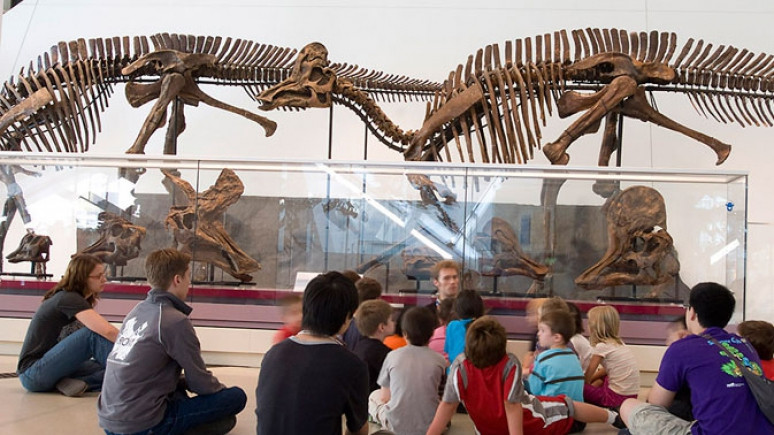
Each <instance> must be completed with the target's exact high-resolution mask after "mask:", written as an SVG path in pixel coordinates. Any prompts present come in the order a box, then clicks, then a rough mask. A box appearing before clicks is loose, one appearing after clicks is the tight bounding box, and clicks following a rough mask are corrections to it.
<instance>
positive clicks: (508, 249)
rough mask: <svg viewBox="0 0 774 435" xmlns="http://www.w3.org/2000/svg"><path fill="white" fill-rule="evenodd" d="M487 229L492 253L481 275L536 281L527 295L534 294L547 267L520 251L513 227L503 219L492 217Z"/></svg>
mask: <svg viewBox="0 0 774 435" xmlns="http://www.w3.org/2000/svg"><path fill="white" fill-rule="evenodd" d="M487 227H488V228H489V234H488V237H486V236H485V237H484V238H485V239H486V238H488V239H489V242H490V243H489V246H488V248H489V249H490V250H491V251H492V252H493V255H492V258H491V259H489V260H486V261H485V262H484V264H483V265H482V266H483V270H482V272H481V274H482V275H485V276H510V275H522V276H527V277H530V278H532V279H533V280H535V281H537V283H536V284H535V285H533V286H532V287H530V290H529V291H528V292H527V293H534V292H535V291H536V290H537V289H538V288H539V287H540V284H539V283H540V282H542V281H543V280H544V278H545V276H546V274H547V273H548V270H549V269H548V266H546V265H544V264H540V263H538V262H537V261H535V260H533V259H532V258H530V257H529V256H528V255H527V254H526V253H525V252H524V251H523V250H522V249H521V244H520V243H519V238H518V236H517V235H516V232H514V231H513V227H511V225H510V224H509V223H508V222H506V221H505V220H504V219H501V218H499V217H493V218H492V220H491V221H490V222H489V224H488V225H487Z"/></svg>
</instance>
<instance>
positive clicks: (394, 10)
mask: <svg viewBox="0 0 774 435" xmlns="http://www.w3.org/2000/svg"><path fill="white" fill-rule="evenodd" d="M213 4H214V3H213V2H211V1H210V2H205V1H196V0H188V1H185V2H183V1H163V2H159V1H137V0H134V1H123V0H115V1H110V2H105V1H96V0H92V1H89V0H80V1H65V0H61V1H55V0H40V1H34V0H25V1H24V2H23V3H21V4H20V5H18V6H16V7H15V8H14V9H12V10H11V11H9V12H8V13H7V14H6V15H5V16H3V18H2V23H1V24H2V26H1V30H2V35H0V77H8V76H10V75H11V74H13V73H15V72H18V71H19V70H20V69H21V68H23V67H26V66H27V65H28V63H29V62H30V61H31V60H32V59H35V58H36V57H37V56H38V55H40V54H42V53H43V52H45V51H46V50H47V49H48V47H49V46H51V45H53V44H55V43H56V42H58V41H62V40H64V41H69V40H73V39H77V38H80V37H84V38H92V37H110V36H123V35H130V36H131V35H137V34H144V35H149V34H152V33H156V32H174V33H187V34H194V35H213V36H215V35H220V36H223V37H226V36H231V37H233V38H244V39H250V40H254V41H259V42H262V43H270V44H274V45H278V46H282V47H293V48H297V49H300V48H301V47H303V46H304V45H306V44H307V43H309V42H311V41H319V42H322V43H323V44H325V45H326V46H327V48H328V50H329V53H330V54H329V58H330V59H331V60H332V61H334V62H347V63H350V64H357V65H360V66H363V67H367V68H371V69H377V70H382V71H386V72H389V73H393V74H402V75H406V76H410V77H417V78H423V79H429V80H433V81H438V82H441V81H443V80H444V79H445V78H446V77H447V76H448V74H449V72H450V71H453V70H454V69H455V68H456V67H457V65H458V64H459V63H464V62H465V61H466V59H467V57H468V55H470V54H473V53H475V51H476V50H478V49H479V48H482V47H484V46H485V45H487V44H490V43H495V42H497V43H501V44H502V43H504V41H506V40H508V39H515V38H521V37H530V36H534V35H537V34H543V33H546V32H553V31H555V30H559V29H574V28H586V27H600V28H602V27H604V28H619V29H626V30H629V31H650V30H660V31H674V32H676V33H677V35H678V38H679V40H678V41H679V44H682V43H683V42H685V41H686V40H687V39H688V38H691V37H692V38H696V39H704V40H705V41H706V42H711V43H713V44H714V45H716V46H717V45H720V44H725V45H729V44H730V45H734V46H737V47H740V48H747V49H749V50H751V51H754V52H756V53H757V52H769V53H774V45H773V44H772V43H771V42H770V41H772V40H774V26H772V25H771V23H772V22H773V21H774V4H768V3H762V2H756V1H742V2H733V3H730V2H721V1H701V2H699V1H682V2H673V1H672V2H669V1H628V2H618V1H595V2H580V1H553V2H551V3H550V6H548V5H547V4H546V3H541V6H533V5H534V4H535V3H534V2H526V1H504V0H502V1H490V2H487V3H486V6H474V5H473V4H472V3H470V2H463V1H459V0H452V1H443V2H441V1H416V0H412V1H408V0H404V1H399V2H394V1H393V2H390V3H389V4H384V3H383V2H367V1H354V0H341V1H314V2H311V1H306V2H304V1H287V2H282V3H280V2H268V1H261V0H249V1H248V0H232V1H227V2H218V3H217V6H213ZM206 90H207V91H208V92H211V94H212V95H214V96H216V97H217V98H219V99H221V100H223V101H227V102H229V103H230V104H233V105H236V106H240V107H244V108H246V109H249V110H252V111H255V110H256V107H255V106H256V104H255V103H254V102H253V101H252V100H250V99H249V98H248V97H247V96H246V95H245V93H244V92H243V91H242V90H241V89H238V88H226V87H208V88H207V89H206ZM115 91H116V93H117V95H115V96H114V97H113V98H112V99H111V100H110V107H109V108H108V109H107V110H106V111H105V113H104V114H103V116H102V132H101V133H100V134H99V135H98V136H97V141H96V143H94V144H93V145H91V146H90V150H89V153H95V154H101V155H106V154H120V153H123V152H124V151H125V150H126V149H127V148H128V147H129V145H130V144H131V143H132V141H133V140H134V137H135V136H136V135H137V132H138V129H139V127H140V126H141V125H142V122H143V120H144V118H145V116H146V115H147V107H143V108H140V109H133V108H131V107H130V106H129V105H128V104H127V103H126V100H125V99H124V98H123V95H122V94H123V89H122V87H121V86H116V88H115ZM656 99H657V100H656V101H657V105H658V108H659V110H660V111H661V112H663V113H664V114H666V115H668V116H670V117H672V118H673V119H675V120H676V121H678V122H681V123H683V124H685V125H687V126H689V127H691V128H693V129H696V130H698V131H701V132H704V133H706V134H708V135H710V136H714V137H717V138H718V139H720V140H722V141H724V142H727V143H731V144H732V145H733V146H734V148H733V151H732V153H731V156H730V157H729V159H728V160H727V161H726V162H725V163H724V164H723V166H722V167H721V169H722V170H728V171H732V170H740V171H749V174H750V179H749V186H750V187H749V205H748V208H747V213H748V219H749V232H748V236H747V249H748V258H747V274H746V279H747V282H746V287H747V301H748V302H747V304H746V307H745V314H746V317H747V318H768V319H770V318H771V317H773V316H774V311H773V310H774V308H771V307H774V258H773V257H774V252H772V245H774V205H773V204H772V203H771V201H770V200H769V198H770V197H771V194H770V186H772V185H774V171H771V170H770V167H769V166H770V164H771V163H770V162H771V160H772V159H771V157H772V156H774V151H772V150H771V149H769V148H770V147H771V146H772V144H771V138H772V137H774V136H773V135H774V130H772V129H771V128H757V127H747V128H741V126H739V125H738V124H722V123H718V122H716V121H715V120H713V119H706V118H704V117H702V115H700V114H698V113H697V112H696V111H695V110H694V109H693V107H692V105H691V103H690V101H689V100H688V98H687V97H686V96H685V95H681V94H676V93H675V94H659V95H657V96H656ZM382 106H383V108H384V111H385V112H386V113H387V115H388V116H390V117H391V119H392V120H393V121H395V122H396V123H397V124H398V125H400V126H401V127H402V128H403V129H404V130H408V129H417V128H419V126H420V125H421V122H422V120H423V116H424V111H425V108H424V103H418V102H393V103H383V104H382ZM262 114H263V115H266V116H268V117H269V118H271V119H272V120H274V121H276V122H277V124H278V129H277V132H276V133H275V134H274V136H272V137H270V138H266V137H264V132H263V130H261V129H260V127H258V126H257V125H255V124H253V123H251V122H248V121H245V120H244V119H243V118H241V117H238V116H235V115H233V114H230V113H226V112H223V111H219V110H216V109H212V108H209V107H198V108H188V109H187V111H186V115H187V124H188V128H187V130H186V131H185V133H183V134H182V135H181V136H180V139H179V143H178V154H179V155H181V156H184V157H186V158H196V157H201V158H224V157H227V158H234V159H240V158H243V159H279V160H282V159H299V158H300V159H326V158H327V157H328V132H329V122H331V118H332V130H333V134H332V142H333V150H332V158H333V159H335V160H343V161H357V160H361V159H362V158H363V156H364V153H365V152H367V156H368V160H370V161H376V162H378V161H393V162H397V161H401V158H402V156H401V155H399V154H397V153H396V152H395V151H391V150H389V149H387V148H386V147H384V146H382V145H381V144H380V143H379V142H378V141H377V140H376V139H375V138H374V137H373V136H370V135H367V134H366V133H365V129H364V127H363V124H362V122H361V121H360V120H359V119H358V118H357V117H356V116H354V115H353V114H352V113H350V112H349V111H348V110H347V109H346V108H343V107H336V108H335V109H334V110H333V112H332V113H331V112H330V111H328V110H327V109H310V110H307V111H303V112H297V111H294V112H268V113H262ZM572 119H573V118H570V119H560V118H559V117H558V116H557V115H556V114H554V115H552V116H550V117H548V118H547V120H546V126H545V127H544V128H543V141H544V143H547V142H550V141H552V140H554V139H555V138H557V137H558V136H559V135H560V134H561V132H562V131H563V129H564V128H566V127H567V126H568V125H569V123H570V122H572ZM364 137H365V138H367V143H368V144H367V147H365V149H364ZM162 142H163V134H161V133H158V134H156V135H155V136H153V137H152V138H151V141H150V142H149V145H148V147H147V149H146V153H147V154H149V155H158V154H161V152H162ZM599 143H600V135H589V136H586V137H584V138H581V139H579V140H578V141H577V142H576V143H575V144H573V146H572V147H571V148H570V149H569V153H570V156H571V160H570V165H572V166H579V167H587V166H594V165H595V164H596V160H597V154H598V151H599ZM623 147H624V151H623V156H622V165H623V166H625V167H634V168H654V169H665V168H672V169H673V168H679V169H698V170H711V169H713V168H715V166H714V162H715V156H714V155H713V153H712V152H711V151H710V150H709V149H708V148H707V147H705V146H703V145H701V144H699V143H698V142H695V141H694V140H692V139H690V138H687V137H685V136H682V135H679V134H677V133H674V132H671V131H668V130H665V129H661V128H659V127H655V126H652V125H650V124H645V123H641V122H637V121H633V120H631V119H627V120H626V121H625V124H624V135H623ZM535 157H536V158H535V160H534V161H531V162H529V163H528V164H529V165H546V164H547V160H546V159H545V158H544V157H543V155H542V153H539V152H538V153H536V155H535ZM158 188H159V192H161V191H162V188H161V187H160V186H159V187H158ZM248 189H250V194H251V195H258V196H259V195H267V194H269V193H268V192H266V191H263V190H262V189H270V186H267V187H265V186H264V185H262V184H260V183H258V184H257V185H249V186H248ZM297 193H298V194H303V192H297ZM581 195H585V194H584V193H581V192H577V191H572V190H567V191H563V192H562V193H561V195H560V197H559V202H560V204H561V203H563V202H564V203H572V204H584V203H587V204H589V205H599V204H600V203H601V199H599V198H594V197H593V196H589V197H588V198H585V197H584V198H583V199H580V200H579V197H578V196H581ZM525 202H526V203H532V204H534V203H535V198H531V199H525ZM725 202H726V201H725V198H722V197H712V198H706V200H705V201H702V202H701V203H686V204H680V205H678V206H677V207H676V208H675V209H670V210H667V212H668V214H680V215H685V214H690V213H695V212H697V210H701V208H702V207H724V206H725ZM682 222H687V223H683V224H682V225H687V226H690V220H683V221H682ZM712 231H713V229H712V228H705V229H697V228H688V227H685V228H670V233H672V234H673V235H674V237H675V239H676V244H678V246H679V244H680V243H683V244H685V245H688V244H693V243H696V244H699V243H705V245H706V246H704V247H703V248H702V249H718V250H719V249H722V248H723V246H715V245H713V242H712V240H711V237H710V238H709V239H708V240H702V235H703V234H704V235H706V234H710V235H711V234H712ZM70 237H71V239H72V240H71V241H70V242H69V243H71V244H73V245H74V243H75V235H71V236H70ZM681 238H682V239H681ZM694 238H695V239H696V240H691V239H694ZM16 239H17V238H16V237H15V236H13V237H12V236H9V240H16ZM65 243H67V242H65ZM60 249H61V248H60ZM684 261H690V259H684ZM712 268H713V265H711V264H693V265H687V269H688V270H692V271H702V270H710V269H712ZM54 269H55V268H54ZM708 276H711V275H709V273H708ZM683 279H684V280H685V281H686V283H687V284H688V285H692V284H695V283H696V282H699V281H701V280H703V279H706V277H705V276H702V273H700V272H694V273H692V274H690V275H688V276H683Z"/></svg>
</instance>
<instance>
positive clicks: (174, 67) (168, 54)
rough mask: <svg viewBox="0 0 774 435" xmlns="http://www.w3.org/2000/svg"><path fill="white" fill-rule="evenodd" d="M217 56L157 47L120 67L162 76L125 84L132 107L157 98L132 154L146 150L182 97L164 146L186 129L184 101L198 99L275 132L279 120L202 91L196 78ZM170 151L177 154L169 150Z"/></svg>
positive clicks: (194, 103) (128, 72) (132, 73)
mask: <svg viewBox="0 0 774 435" xmlns="http://www.w3.org/2000/svg"><path fill="white" fill-rule="evenodd" d="M217 60H218V59H217V57H215V55H213V54H209V53H208V54H204V53H184V52H181V51H177V50H157V51H154V52H153V53H149V54H146V55H144V56H142V57H140V58H139V59H137V60H136V61H134V62H132V63H131V64H129V65H128V66H126V67H124V68H123V69H121V74H123V75H125V76H130V77H135V76H138V75H158V76H159V80H158V81H156V82H154V83H150V84H142V83H134V82H129V83H127V85H126V88H125V89H126V99H127V100H128V101H129V104H131V105H132V107H140V106H142V105H143V104H145V103H147V102H148V101H151V100H154V99H155V100H157V101H156V103H155V104H154V105H153V108H152V109H151V112H150V114H148V117H147V118H146V119H145V122H144V123H143V125H142V128H141V129H140V134H139V135H138V136H137V139H135V141H134V143H133V144H132V146H131V148H129V150H127V153H130V154H144V153H145V144H147V143H148V139H150V137H151V135H152V134H153V132H154V131H156V130H157V129H158V128H159V127H161V126H162V125H163V124H164V122H165V121H166V117H167V106H169V105H170V104H172V103H174V102H175V100H176V99H180V101H182V103H183V105H179V106H176V110H174V111H173V113H174V116H175V117H176V119H175V122H174V123H170V125H169V128H170V130H168V132H167V137H166V143H165V150H173V149H174V146H173V142H174V140H175V139H176V138H177V136H178V135H179V134H180V133H182V132H183V130H185V115H184V114H183V107H184V105H189V106H198V105H199V103H204V104H207V105H208V106H212V107H216V108H218V109H223V110H226V111H228V112H231V113H236V114H237V115H241V116H243V117H245V118H247V119H249V120H251V121H254V122H256V123H258V124H259V125H260V126H261V127H263V128H264V130H266V136H271V135H272V134H274V130H276V129H277V124H276V123H275V122H274V121H270V120H268V119H266V118H264V117H263V116H258V115H256V114H254V113H251V112H248V111H247V110H243V109H240V108H238V107H234V106H232V105H230V104H226V103H224V102H222V101H220V100H216V99H215V98H212V97H211V96H209V95H207V94H205V93H204V92H202V90H201V89H199V85H198V84H197V83H196V79H197V78H198V77H201V76H206V75H207V74H208V73H209V74H211V72H212V71H214V70H215V65H216V63H217ZM168 154H174V153H172V152H168Z"/></svg>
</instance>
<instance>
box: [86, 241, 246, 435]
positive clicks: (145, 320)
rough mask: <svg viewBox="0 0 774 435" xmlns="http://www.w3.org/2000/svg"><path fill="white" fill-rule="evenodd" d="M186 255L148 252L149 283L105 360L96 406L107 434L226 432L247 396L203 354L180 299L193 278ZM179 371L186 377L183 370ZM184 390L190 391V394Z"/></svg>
mask: <svg viewBox="0 0 774 435" xmlns="http://www.w3.org/2000/svg"><path fill="white" fill-rule="evenodd" d="M190 262H191V257H190V256H189V255H187V254H184V253H181V252H179V251H177V250H175V249H161V250H158V251H154V252H152V253H151V254H150V255H148V258H147V259H146V261H145V274H146V276H147V279H148V282H149V283H150V285H151V287H152V289H151V291H150V292H148V297H147V298H146V299H145V300H144V301H142V302H140V303H139V304H137V306H136V307H134V309H133V310H132V311H131V312H130V313H129V314H128V315H127V316H126V319H124V323H123V326H122V327H121V332H120V334H119V336H118V339H117V340H116V344H115V346H114V347H113V351H112V352H111V353H110V356H109V357H108V360H107V369H106V372H105V381H104V383H103V385H102V393H101V394H100V397H99V402H98V404H97V410H98V415H99V424H100V426H101V427H102V428H103V429H105V433H107V434H134V433H137V432H142V433H147V432H148V431H150V432H152V433H154V434H166V433H183V432H186V431H188V430H189V429H193V430H196V431H205V432H206V433H219V434H225V433H227V432H228V431H229V430H231V429H232V428H233V427H234V425H235V424H236V415H237V414H238V413H239V412H240V411H241V410H242V409H243V408H244V407H245V402H246V401H247V396H246V395H245V392H244V391H243V390H242V389H241V388H239V387H231V388H226V386H225V385H223V384H221V383H220V382H219V381H218V379H217V378H216V377H215V376H213V375H212V373H210V372H209V371H208V370H207V368H206V366H205V364H204V360H202V356H201V348H200V345H199V339H198V338H197V337H196V332H195V331H194V328H193V325H192V324H191V321H190V319H189V318H188V315H189V314H190V313H191V310H192V308H191V307H190V306H188V305H187V304H186V303H185V302H183V301H184V300H185V298H186V296H187V295H188V288H189V286H190V284H191V268H190ZM183 371H185V376H184V377H182V376H181V372H183ZM186 390H187V391H191V392H193V393H195V394H196V396H194V397H188V394H187V393H186Z"/></svg>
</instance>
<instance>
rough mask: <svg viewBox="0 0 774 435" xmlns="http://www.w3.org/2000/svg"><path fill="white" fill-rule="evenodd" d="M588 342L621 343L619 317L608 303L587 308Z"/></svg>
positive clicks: (594, 344) (592, 343)
mask: <svg viewBox="0 0 774 435" xmlns="http://www.w3.org/2000/svg"><path fill="white" fill-rule="evenodd" d="M588 315H589V332H590V333H591V334H590V336H589V342H590V343H591V345H592V346H596V345H597V343H602V342H615V343H618V344H623V341H622V340H621V337H620V335H619V334H620V328H621V318H620V317H619V316H618V311H617V310H616V309H615V308H614V307H612V306H610V305H600V306H597V307H594V308H592V309H590V310H589V313H588Z"/></svg>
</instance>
